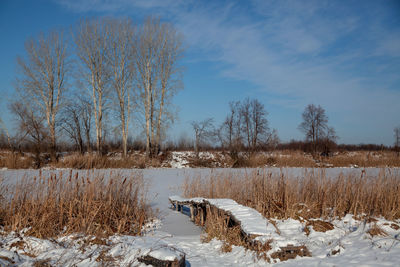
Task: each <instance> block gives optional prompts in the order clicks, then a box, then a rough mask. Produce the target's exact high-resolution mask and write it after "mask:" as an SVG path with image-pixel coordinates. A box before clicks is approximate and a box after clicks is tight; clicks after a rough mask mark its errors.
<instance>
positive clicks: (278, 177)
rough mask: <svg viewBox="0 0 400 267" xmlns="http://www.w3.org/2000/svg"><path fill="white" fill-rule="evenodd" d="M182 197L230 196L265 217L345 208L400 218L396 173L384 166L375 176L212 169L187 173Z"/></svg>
mask: <svg viewBox="0 0 400 267" xmlns="http://www.w3.org/2000/svg"><path fill="white" fill-rule="evenodd" d="M183 193H184V196H185V197H198V196H201V197H205V198H230V199H234V200H235V201H237V202H238V203H240V204H242V205H245V206H250V207H252V208H254V209H256V210H258V211H259V212H260V213H261V214H263V215H264V216H265V217H266V218H275V217H276V218H280V219H285V218H299V217H302V218H304V219H309V218H321V217H322V218H331V217H337V216H338V217H342V216H345V215H346V214H353V215H355V216H357V215H363V214H367V215H369V216H383V217H385V218H386V219H388V220H393V219H398V218H400V174H399V171H398V170H387V169H382V170H381V171H380V172H379V175H377V176H376V177H371V176H366V175H365V172H361V174H354V173H349V174H339V175H338V176H336V177H327V175H326V173H325V171H324V170H323V169H314V170H304V171H303V174H302V176H301V177H287V175H285V173H284V172H280V173H272V172H268V171H266V170H258V171H252V172H250V173H248V172H231V173H226V172H225V173H222V172H213V173H212V174H211V175H210V176H209V177H205V178H202V177H195V178H192V179H186V181H185V182H184V184H183Z"/></svg>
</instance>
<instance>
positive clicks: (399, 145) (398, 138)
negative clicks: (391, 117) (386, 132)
mask: <svg viewBox="0 0 400 267" xmlns="http://www.w3.org/2000/svg"><path fill="white" fill-rule="evenodd" d="M393 133H394V148H395V150H396V152H397V156H400V127H396V128H394V130H393Z"/></svg>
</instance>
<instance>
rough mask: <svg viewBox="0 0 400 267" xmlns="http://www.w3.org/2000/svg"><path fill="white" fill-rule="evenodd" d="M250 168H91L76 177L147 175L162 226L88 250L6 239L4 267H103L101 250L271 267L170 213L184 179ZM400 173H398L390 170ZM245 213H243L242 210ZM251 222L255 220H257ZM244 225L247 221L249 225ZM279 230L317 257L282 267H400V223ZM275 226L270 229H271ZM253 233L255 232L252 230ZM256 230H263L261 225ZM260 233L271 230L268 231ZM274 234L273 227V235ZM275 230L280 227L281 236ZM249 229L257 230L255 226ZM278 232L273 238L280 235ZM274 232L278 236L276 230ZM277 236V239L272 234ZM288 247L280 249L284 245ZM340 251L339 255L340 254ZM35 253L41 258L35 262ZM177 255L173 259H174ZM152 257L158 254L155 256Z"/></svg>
mask: <svg viewBox="0 0 400 267" xmlns="http://www.w3.org/2000/svg"><path fill="white" fill-rule="evenodd" d="M268 170H270V171H271V172H278V173H279V172H280V171H282V172H284V174H285V175H290V176H296V177H299V176H303V175H304V172H305V171H307V172H319V171H325V172H326V173H327V175H330V176H337V175H339V174H340V173H354V174H357V175H359V174H361V171H362V170H364V169H363V168H329V169H326V170H320V169H303V168H283V169H282V170H280V169H278V168H273V169H268ZM249 171H252V170H249V169H247V170H246V169H235V170H231V169H188V168H185V169H147V170H140V171H137V170H93V171H92V170H91V171H86V170H82V171H77V170H73V175H74V174H75V172H79V173H84V174H86V173H88V174H89V175H95V174H99V173H100V174H104V175H105V176H108V175H110V172H113V174H119V175H121V176H124V175H125V176H126V175H129V174H131V173H132V172H140V173H143V176H144V179H145V181H146V182H147V183H148V186H149V193H148V198H149V200H150V204H151V206H152V208H153V209H155V210H156V209H158V210H159V213H158V216H159V218H160V219H161V221H157V220H155V221H153V222H151V223H149V224H148V226H147V227H146V229H144V236H143V237H133V236H112V237H110V238H109V239H108V240H106V242H107V244H106V245H96V244H91V245H88V246H86V247H84V250H82V248H83V247H82V244H83V243H84V241H85V239H87V238H89V237H79V236H78V235H75V236H65V237H59V238H57V239H55V240H43V239H37V238H33V237H26V236H23V235H22V237H21V234H19V235H18V234H17V233H10V234H6V235H1V236H0V243H2V247H0V256H3V257H7V258H9V259H11V260H12V261H15V263H14V264H11V263H10V262H9V261H7V260H5V258H3V257H0V266H8V265H11V266H32V265H33V264H34V262H35V261H38V260H46V259H48V258H50V262H49V263H50V264H52V265H57V266H72V265H76V266H101V264H100V263H99V262H96V259H97V258H98V257H99V256H100V254H101V253H102V252H103V253H104V255H106V256H110V257H113V259H114V260H115V262H114V263H115V265H117V266H129V264H132V265H133V266H144V264H140V263H139V262H138V261H137V257H138V256H140V255H144V253H155V254H154V255H156V256H160V257H165V258H168V259H172V257H174V253H176V254H175V256H179V255H180V253H181V252H183V253H185V254H186V261H187V266H193V267H195V266H225V265H226V266H265V265H267V262H265V261H264V260H263V259H258V257H257V255H256V254H255V253H254V252H252V251H249V250H246V249H244V248H243V247H236V246H233V247H232V251H231V252H229V253H222V252H221V247H222V245H223V243H222V242H221V241H218V240H215V239H214V240H212V241H211V242H209V243H203V242H202V241H201V238H200V236H201V232H202V231H201V228H200V227H197V226H196V225H195V224H194V223H193V222H191V221H190V218H189V217H188V216H187V215H185V214H183V213H181V212H177V211H174V210H172V209H170V208H169V206H170V204H169V201H168V197H169V196H172V195H180V194H181V192H182V191H181V188H180V185H182V183H183V181H184V179H185V178H186V177H197V176H207V175H210V174H211V173H212V172H213V173H216V172H228V173H235V172H249ZM365 171H366V175H367V176H374V175H376V174H377V173H378V172H379V171H380V169H376V168H367V169H365ZM391 171H396V172H398V171H399V170H398V169H391ZM42 172H43V175H50V174H51V173H57V175H58V174H60V173H61V174H62V175H64V176H65V177H66V176H68V175H69V170H68V171H66V170H43V171H42ZM24 175H26V176H27V177H33V176H38V171H37V170H0V178H1V177H2V178H3V181H4V182H5V183H8V184H13V183H16V182H17V181H18V179H19V178H21V177H23V176H24ZM216 204H218V205H221V206H224V207H228V206H229V203H228V202H224V201H222V202H218V203H216ZM237 212H238V213H240V210H239V209H238V210H237ZM251 217H252V216H249V218H251ZM244 220H245V219H244ZM275 222H276V226H277V228H278V230H279V232H280V235H279V238H278V236H276V237H275V238H276V240H275V242H276V246H280V245H282V244H284V243H285V242H286V241H287V240H291V241H293V242H297V243H299V244H304V245H305V246H306V247H307V248H308V249H309V250H310V252H311V254H312V257H297V258H296V259H293V260H288V261H285V262H279V260H277V262H276V264H277V265H284V266H299V265H302V266H400V259H399V255H400V230H399V229H398V230H395V229H393V228H392V227H391V224H392V223H396V224H397V225H399V226H400V221H395V222H391V221H387V220H385V219H383V218H377V222H375V223H374V222H371V223H367V222H366V221H365V220H361V219H356V218H354V217H353V216H352V215H350V214H349V215H347V216H346V217H344V218H342V219H336V220H333V221H331V223H332V224H333V225H334V229H333V230H330V231H327V232H316V231H315V230H313V229H311V230H310V234H309V235H308V236H307V235H306V234H305V232H304V227H305V222H300V221H298V220H293V219H288V220H275ZM375 224H376V225H377V226H379V227H380V228H381V229H382V230H384V231H385V232H386V233H387V236H374V237H371V236H370V235H369V234H368V233H367V231H368V230H369V229H370V228H371V227H372V226H373V225H375ZM269 225H271V224H269ZM252 227H253V226H252ZM254 227H260V229H263V230H262V231H264V230H265V229H264V228H261V226H256V225H254ZM262 227H267V230H268V226H266V225H264V226H262ZM270 230H271V231H272V228H271V229H270ZM275 230H276V229H274V231H275ZM249 231H259V230H257V229H256V228H254V229H253V228H249ZM268 231H269V230H268ZM274 231H272V232H274ZM275 232H276V231H275ZM274 235H275V234H274ZM21 238H22V239H23V240H24V241H25V246H24V247H23V248H22V249H20V248H18V247H15V246H14V247H12V248H11V245H12V244H14V243H15V242H16V241H20V240H21ZM279 242H282V243H279ZM336 251H338V252H337V253H334V252H336ZM29 253H32V255H34V256H36V257H30V256H29V255H30V254H29ZM169 253H171V254H169ZM152 255H153V254H152Z"/></svg>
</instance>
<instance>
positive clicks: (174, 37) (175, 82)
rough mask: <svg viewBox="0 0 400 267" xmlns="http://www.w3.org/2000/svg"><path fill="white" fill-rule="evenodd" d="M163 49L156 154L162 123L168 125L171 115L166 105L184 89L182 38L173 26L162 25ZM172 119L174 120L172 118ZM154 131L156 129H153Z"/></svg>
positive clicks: (155, 152) (161, 54)
mask: <svg viewBox="0 0 400 267" xmlns="http://www.w3.org/2000/svg"><path fill="white" fill-rule="evenodd" d="M161 27H162V33H163V38H162V44H161V45H162V49H161V53H160V59H159V60H160V63H159V65H160V85H159V90H160V91H161V92H159V93H158V94H159V101H158V116H157V127H156V140H155V145H154V148H155V150H154V152H153V153H154V154H157V153H158V150H159V148H160V141H161V132H162V122H164V125H166V121H167V118H168V115H171V113H170V112H168V108H166V104H169V101H170V100H171V99H172V97H173V96H174V95H175V93H176V92H177V90H178V89H180V88H182V82H181V74H182V68H180V67H179V65H178V61H179V59H180V58H181V57H182V54H183V49H182V37H181V35H180V34H179V33H177V31H176V30H175V29H174V27H172V25H171V24H162V25H161ZM171 119H172V118H171ZM153 130H154V129H153Z"/></svg>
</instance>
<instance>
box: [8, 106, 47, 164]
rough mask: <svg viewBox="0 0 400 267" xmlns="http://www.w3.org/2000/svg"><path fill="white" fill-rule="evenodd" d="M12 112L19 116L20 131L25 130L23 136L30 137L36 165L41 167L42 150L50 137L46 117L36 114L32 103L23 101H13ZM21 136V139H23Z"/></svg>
mask: <svg viewBox="0 0 400 267" xmlns="http://www.w3.org/2000/svg"><path fill="white" fill-rule="evenodd" d="M10 110H11V112H12V113H13V114H14V115H15V116H16V117H17V120H18V127H19V131H20V132H23V133H24V134H23V138H25V137H28V138H29V139H28V140H29V141H30V142H31V143H32V144H33V146H34V151H35V161H36V162H35V165H36V167H37V168H40V167H41V163H42V160H41V152H42V150H43V148H44V144H45V142H46V139H47V137H48V132H47V131H46V127H45V126H44V121H45V120H46V119H45V117H43V116H41V114H36V113H35V111H34V109H33V108H32V107H31V105H30V103H27V102H24V99H22V100H21V101H16V102H13V103H12V104H11V105H10ZM23 138H21V139H23Z"/></svg>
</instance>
